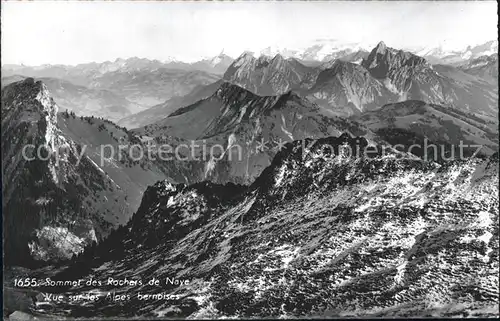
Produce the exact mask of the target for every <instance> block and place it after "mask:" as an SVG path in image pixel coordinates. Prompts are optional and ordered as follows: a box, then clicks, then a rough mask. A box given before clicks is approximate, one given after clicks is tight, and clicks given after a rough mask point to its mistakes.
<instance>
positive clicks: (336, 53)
mask: <svg viewBox="0 0 500 321" xmlns="http://www.w3.org/2000/svg"><path fill="white" fill-rule="evenodd" d="M373 45H374V44H368V43H351V42H343V41H340V40H336V39H318V40H315V41H314V42H313V43H310V44H307V45H303V46H299V47H300V48H294V47H293V46H292V47H290V48H286V47H277V46H274V47H267V48H265V49H262V50H260V51H257V52H258V54H257V56H258V55H265V56H275V55H277V54H280V55H282V56H283V57H285V58H296V59H299V60H302V61H305V62H309V61H319V62H326V61H330V60H332V59H339V58H342V57H346V56H350V55H353V54H355V53H356V52H369V51H370V48H372V47H373ZM402 49H403V50H405V51H409V52H412V53H414V54H416V55H418V56H421V57H423V58H425V59H426V60H427V61H429V62H430V63H431V64H460V63H463V62H464V61H467V60H469V59H474V58H478V57H480V56H489V55H491V54H494V53H498V40H491V41H488V42H485V43H484V44H478V45H475V46H467V47H466V48H463V49H458V50H457V49H455V50H449V49H444V48H443V46H437V47H424V48H402Z"/></svg>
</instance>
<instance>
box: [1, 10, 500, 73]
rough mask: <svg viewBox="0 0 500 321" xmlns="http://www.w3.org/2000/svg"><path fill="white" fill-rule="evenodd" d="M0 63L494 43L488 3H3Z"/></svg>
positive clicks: (494, 12)
mask: <svg viewBox="0 0 500 321" xmlns="http://www.w3.org/2000/svg"><path fill="white" fill-rule="evenodd" d="M1 14H2V64H5V63H18V64H19V63H23V64H26V65H38V64H44V63H50V64H55V63H59V64H76V63H82V62H89V61H97V62H101V61H105V60H115V59H116V58H118V57H122V58H128V57H133V56H137V57H145V58H151V59H159V60H165V59H167V58H168V57H169V56H173V57H176V58H178V59H184V60H193V59H197V58H199V57H201V56H214V55H217V54H218V53H219V52H221V50H222V49H224V50H225V53H227V54H229V55H231V56H233V57H237V56H239V55H240V54H241V53H242V52H243V51H244V50H252V51H260V50H261V49H263V48H265V47H267V46H286V47H294V46H299V45H301V44H304V43H308V42H311V41H313V40H314V39H324V38H329V39H338V40H341V41H346V42H361V43H368V44H374V43H377V42H378V41H380V40H383V41H385V43H386V44H387V45H389V46H391V47H395V48H408V47H422V46H436V45H439V44H442V45H443V46H444V47H445V48H460V47H466V46H467V45H475V44H479V43H483V42H486V41H488V40H493V39H496V37H497V3H496V1H491V2H489V1H488V2H444V1H439V2H420V1H414V2H412V1H409V2H406V1H405V2H392V1H391V2H389V1H380V2H358V1H356V2H309V1H308V2H305V1H304V2H274V1H273V2H230V3H221V2H205V3H200V2H189V3H185V2H183V3H181V2H137V1H134V2H131V1H122V2H109V1H107V2H49V1H44V2H41V1H40V2H26V1H23V2H20V1H15V2H5V1H2V11H1Z"/></svg>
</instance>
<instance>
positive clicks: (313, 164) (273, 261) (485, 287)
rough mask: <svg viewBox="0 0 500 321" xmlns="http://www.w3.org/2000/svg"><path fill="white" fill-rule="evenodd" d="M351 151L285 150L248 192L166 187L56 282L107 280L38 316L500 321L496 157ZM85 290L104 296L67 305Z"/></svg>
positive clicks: (44, 307) (356, 146) (40, 304)
mask: <svg viewBox="0 0 500 321" xmlns="http://www.w3.org/2000/svg"><path fill="white" fill-rule="evenodd" d="M347 146H349V147H350V148H351V149H350V150H351V151H357V150H361V149H362V148H364V147H366V146H368V142H367V141H366V140H364V139H363V138H351V137H349V136H348V135H342V136H340V137H339V138H334V137H333V138H325V139H320V140H318V141H316V142H314V141H312V140H305V141H295V142H293V143H289V144H287V145H286V148H285V149H283V150H282V151H281V152H280V153H278V154H277V156H276V157H275V158H274V160H273V162H272V164H271V166H269V167H268V168H267V169H266V170H265V171H264V172H263V173H262V174H261V175H260V177H259V178H258V179H257V180H256V181H255V183H254V184H252V185H251V186H250V187H248V188H245V187H241V186H238V185H225V186H224V185H214V184H211V183H198V184H195V185H190V186H185V185H171V184H169V183H166V182H158V183H157V184H155V185H154V186H152V187H150V188H148V189H147V191H146V193H145V195H144V198H143V201H142V203H141V206H140V208H139V210H138V212H137V213H136V215H134V217H133V219H132V220H131V221H130V222H129V224H127V226H126V227H123V228H121V229H119V230H117V231H116V232H114V233H113V234H112V235H111V236H110V237H109V238H108V239H107V240H106V241H105V242H103V243H102V244H100V245H99V246H97V247H96V248H94V249H89V250H88V251H86V253H85V254H84V255H83V256H81V257H80V258H79V259H77V260H76V262H75V263H74V264H73V265H72V266H70V267H69V268H67V269H66V270H65V271H63V272H62V273H60V274H59V275H58V276H57V277H56V278H53V279H54V280H77V279H79V278H84V279H86V280H88V279H89V278H92V279H93V280H101V281H102V284H101V285H96V286H86V285H82V286H73V287H69V286H68V287H65V288H61V287H59V288H57V287H40V288H38V290H40V291H45V292H53V293H56V292H58V293H61V294H62V295H63V299H62V301H61V302H47V301H44V300H43V299H42V296H40V295H39V296H37V299H36V308H34V309H33V311H32V312H33V313H38V314H44V315H59V316H62V315H65V316H73V317H104V316H106V317H111V316H120V317H134V316H136V317H137V316H148V317H189V318H217V317H233V318H234V317H262V316H273V317H306V316H307V317H312V316H323V317H347V316H358V317H359V316H364V317H374V316H385V317H391V316H399V317H403V316H498V285H499V284H498V283H499V280H498V262H499V261H498V258H499V252H498V250H499V238H498V235H499V234H498V232H499V231H498V205H499V204H498V154H495V155H493V156H491V157H489V158H484V159H479V158H471V159H468V160H463V161H453V162H448V163H444V164H441V165H438V164H436V163H429V162H424V161H422V160H420V159H418V158H415V157H410V156H409V155H407V154H401V153H398V152H396V151H392V152H390V153H388V154H386V155H381V154H380V153H376V152H373V153H371V157H356V155H357V154H356V153H354V156H351V157H350V156H349V154H348V153H347V151H348V150H349V149H347ZM372 148H373V147H372ZM110 277H111V278H113V279H115V280H119V279H122V280H123V279H127V280H128V281H127V283H126V284H122V285H117V284H108V283H107V280H108V278H110ZM153 277H154V278H156V279H159V280H160V282H161V283H160V285H156V286H150V285H148V284H147V281H148V280H150V279H151V278H153ZM167 278H170V279H175V280H177V281H178V283H177V284H174V285H167V284H166V282H165V280H168V279H167ZM131 280H132V281H133V280H135V282H137V283H136V284H131ZM139 280H140V281H141V282H140V283H139ZM186 280H188V281H189V283H188V284H185V281H186ZM180 282H182V283H183V284H182V285H180V284H179V283H180ZM88 293H92V294H93V295H96V296H98V299H97V300H95V301H90V300H83V301H81V300H80V301H70V300H69V296H70V295H79V294H83V295H86V294H88ZM158 293H161V294H163V296H162V297H153V298H149V299H147V300H145V299H144V298H145V297H144V295H145V294H151V295H153V294H158ZM121 295H123V296H121Z"/></svg>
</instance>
